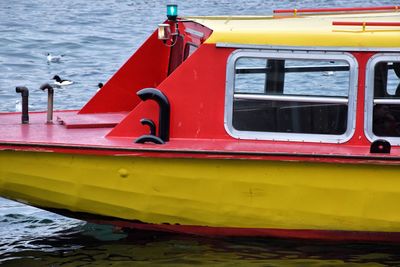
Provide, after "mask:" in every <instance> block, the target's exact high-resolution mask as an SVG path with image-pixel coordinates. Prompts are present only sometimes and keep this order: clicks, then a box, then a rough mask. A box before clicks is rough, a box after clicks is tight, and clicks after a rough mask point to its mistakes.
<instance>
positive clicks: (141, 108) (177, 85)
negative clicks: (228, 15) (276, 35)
mask: <svg viewBox="0 0 400 267" xmlns="http://www.w3.org/2000/svg"><path fill="white" fill-rule="evenodd" d="M232 51H233V49H218V48H216V47H215V45H214V44H212V45H209V44H207V45H202V46H201V47H200V48H199V49H198V50H197V51H196V53H195V54H193V55H192V56H191V57H189V58H188V59H187V60H186V62H185V64H182V65H181V66H179V67H178V68H177V69H176V70H175V71H174V72H173V73H172V74H171V75H170V76H169V77H168V78H166V79H165V80H164V81H163V82H162V83H161V84H160V85H159V86H158V88H159V89H160V90H161V91H162V92H163V93H164V94H165V95H166V96H167V97H168V99H169V101H170V104H171V126H170V129H171V132H170V136H171V138H194V139H200V138H212V139H221V138H225V139H226V138H228V139H231V138H230V137H229V136H228V134H227V133H226V131H225V129H224V101H225V74H226V60H227V58H228V56H229V55H230V53H231V52H232ZM141 118H150V119H152V120H154V121H155V122H157V120H158V119H157V118H158V108H157V106H156V105H155V104H154V103H151V101H146V102H143V103H140V104H139V105H138V106H137V107H136V108H135V109H134V110H133V111H132V112H131V113H130V114H129V115H128V116H127V117H126V118H125V119H124V120H123V121H122V122H121V123H120V124H119V125H117V126H116V127H115V128H114V129H113V130H112V131H111V132H110V133H109V134H108V135H107V137H108V138H112V137H136V136H141V135H142V134H146V133H147V131H148V129H147V127H145V126H142V125H141V124H140V122H139V121H140V119H141Z"/></svg>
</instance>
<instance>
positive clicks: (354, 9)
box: [273, 6, 400, 15]
mask: <svg viewBox="0 0 400 267" xmlns="http://www.w3.org/2000/svg"><path fill="white" fill-rule="evenodd" d="M358 11H400V6H376V7H343V8H303V9H275V10H274V11H273V12H274V14H282V13H293V14H294V15H296V14H297V13H332V12H358Z"/></svg>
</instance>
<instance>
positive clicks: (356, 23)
mask: <svg viewBox="0 0 400 267" xmlns="http://www.w3.org/2000/svg"><path fill="white" fill-rule="evenodd" d="M332 25H334V26H386V27H399V26H400V22H372V21H371V22H368V21H367V22H359V21H333V22H332Z"/></svg>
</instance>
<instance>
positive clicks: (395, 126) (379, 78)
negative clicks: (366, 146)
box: [372, 61, 400, 137]
mask: <svg viewBox="0 0 400 267" xmlns="http://www.w3.org/2000/svg"><path fill="white" fill-rule="evenodd" d="M392 99H393V100H396V99H398V100H399V103H398V104H397V103H382V102H379V100H382V101H385V100H389V101H390V100H392ZM372 131H373V133H374V134H375V135H376V136H391V137H396V136H397V137H398V136H400V62H386V61H385V62H379V63H377V64H376V65H375V69H374V110H373V128H372Z"/></svg>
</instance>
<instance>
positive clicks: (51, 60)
mask: <svg viewBox="0 0 400 267" xmlns="http://www.w3.org/2000/svg"><path fill="white" fill-rule="evenodd" d="M63 56H64V55H59V56H53V55H52V54H50V53H47V62H48V63H60V61H61V58H62V57H63Z"/></svg>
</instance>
